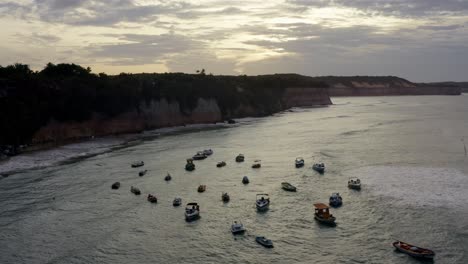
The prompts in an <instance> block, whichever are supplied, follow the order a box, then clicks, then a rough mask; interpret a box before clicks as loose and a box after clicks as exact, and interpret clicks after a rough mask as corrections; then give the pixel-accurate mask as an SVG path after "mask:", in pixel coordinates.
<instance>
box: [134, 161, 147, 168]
mask: <svg viewBox="0 0 468 264" xmlns="http://www.w3.org/2000/svg"><path fill="white" fill-rule="evenodd" d="M144 165H145V163H144V162H143V161H135V162H133V163H132V168H137V167H141V166H144Z"/></svg>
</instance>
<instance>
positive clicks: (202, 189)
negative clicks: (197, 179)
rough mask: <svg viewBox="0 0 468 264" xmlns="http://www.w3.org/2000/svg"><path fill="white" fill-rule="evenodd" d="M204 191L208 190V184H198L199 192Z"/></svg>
mask: <svg viewBox="0 0 468 264" xmlns="http://www.w3.org/2000/svg"><path fill="white" fill-rule="evenodd" d="M204 191H206V185H200V186H198V192H204Z"/></svg>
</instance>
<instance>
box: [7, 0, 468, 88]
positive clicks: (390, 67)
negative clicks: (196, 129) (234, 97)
mask: <svg viewBox="0 0 468 264" xmlns="http://www.w3.org/2000/svg"><path fill="white" fill-rule="evenodd" d="M0 25H1V26H0V39H1V40H2V41H0V65H3V66H5V65H8V64H12V63H17V62H19V63H25V64H29V65H30V66H31V68H33V69H35V70H40V69H42V68H43V67H44V66H45V64H46V63H48V62H52V63H76V64H80V65H82V66H86V67H88V66H89V67H91V68H92V70H93V72H96V73H99V72H106V73H108V74H118V73H120V72H132V73H137V72H186V73H195V72H196V70H200V69H202V68H203V69H205V71H206V72H207V73H213V74H233V75H238V74H247V75H257V74H271V73H299V74H304V75H309V76H323V75H340V76H349V75H385V76H388V75H394V76H400V77H403V78H407V79H409V80H410V81H415V82H434V81H468V0H392V1H391V0H268V1H251V0H238V1H233V0H230V1H227V0H198V1H190V0H185V1H178V0H159V1H158V0H155V1H153V0H106V1H95V0H16V1H9V0H0Z"/></svg>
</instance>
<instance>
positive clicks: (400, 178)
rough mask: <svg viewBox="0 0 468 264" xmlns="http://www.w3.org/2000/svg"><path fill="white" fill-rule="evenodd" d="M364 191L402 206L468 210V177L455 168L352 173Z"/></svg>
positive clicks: (382, 168)
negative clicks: (467, 202) (357, 178)
mask: <svg viewBox="0 0 468 264" xmlns="http://www.w3.org/2000/svg"><path fill="white" fill-rule="evenodd" d="M351 173H352V174H353V175H350V176H358V177H360V178H361V180H362V182H363V189H369V190H370V191H372V192H373V193H374V194H377V195H381V196H386V197H389V198H391V199H392V204H397V205H402V206H408V205H409V206H436V207H452V208H454V207H457V208H468V205H467V204H466V201H467V200H468V192H466V190H467V189H468V176H467V175H465V174H464V173H463V172H461V171H459V170H457V169H452V168H425V167H391V166H378V167H365V168H360V169H359V170H355V171H352V172H351Z"/></svg>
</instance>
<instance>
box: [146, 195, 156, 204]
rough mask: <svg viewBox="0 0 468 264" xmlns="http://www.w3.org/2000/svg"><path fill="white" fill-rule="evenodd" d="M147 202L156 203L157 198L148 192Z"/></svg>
mask: <svg viewBox="0 0 468 264" xmlns="http://www.w3.org/2000/svg"><path fill="white" fill-rule="evenodd" d="M147 199H148V202H150V203H157V202H158V198H157V197H156V196H154V195H152V194H148V198H147Z"/></svg>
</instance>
